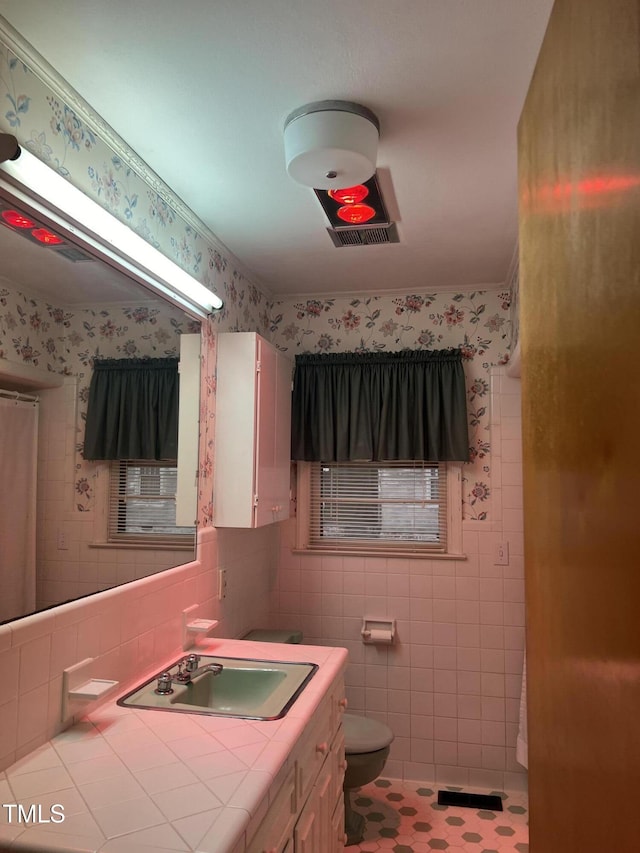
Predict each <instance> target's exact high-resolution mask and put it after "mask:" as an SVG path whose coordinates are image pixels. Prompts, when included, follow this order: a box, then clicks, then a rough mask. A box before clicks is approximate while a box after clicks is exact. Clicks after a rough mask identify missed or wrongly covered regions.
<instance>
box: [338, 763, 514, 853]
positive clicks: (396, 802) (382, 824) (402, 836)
mask: <svg viewBox="0 0 640 853" xmlns="http://www.w3.org/2000/svg"><path fill="white" fill-rule="evenodd" d="M439 787H440V788H444V787H445V786H442V785H440V786H439ZM446 790H460V789H459V788H448V789H446ZM478 793H492V794H498V795H499V796H500V797H501V799H502V803H503V808H504V811H502V812H499V811H496V812H493V811H489V810H487V809H478V810H476V809H469V808H460V807H456V806H441V805H438V787H437V786H436V785H435V784H434V785H431V784H430V785H425V784H419V783H411V782H399V781H397V780H394V779H376V781H375V782H372V783H371V784H370V785H366V786H365V787H364V788H361V789H360V790H359V791H357V792H355V793H354V794H352V803H353V808H354V810H355V811H357V812H359V813H360V814H361V815H363V816H364V818H365V821H366V829H365V835H364V839H363V841H362V842H361V843H360V844H355V845H352V846H351V847H349V848H347V849H348V850H349V851H350V853H437V851H438V850H442V851H445V853H528V850H529V829H528V813H527V795H526V794H523V793H519V792H518V793H511V792H510V793H504V792H502V791H488V792H484V791H483V792H478Z"/></svg>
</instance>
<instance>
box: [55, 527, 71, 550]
mask: <svg viewBox="0 0 640 853" xmlns="http://www.w3.org/2000/svg"><path fill="white" fill-rule="evenodd" d="M68 550H69V546H68V544H67V534H66V533H65V531H64V530H63V529H62V528H61V527H59V528H58V551H68Z"/></svg>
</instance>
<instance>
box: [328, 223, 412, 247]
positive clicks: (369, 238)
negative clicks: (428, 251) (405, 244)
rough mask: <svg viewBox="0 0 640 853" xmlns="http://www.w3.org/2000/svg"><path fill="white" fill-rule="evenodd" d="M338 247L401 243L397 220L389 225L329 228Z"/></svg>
mask: <svg viewBox="0 0 640 853" xmlns="http://www.w3.org/2000/svg"><path fill="white" fill-rule="evenodd" d="M327 231H328V232H329V236H330V237H331V239H332V240H333V245H334V246H335V247H336V248H339V247H340V246H381V245H382V244H383V243H399V242H400V238H399V237H398V229H397V228H396V224H395V222H391V223H390V224H389V225H372V226H370V227H369V228H327Z"/></svg>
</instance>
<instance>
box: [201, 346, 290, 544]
mask: <svg viewBox="0 0 640 853" xmlns="http://www.w3.org/2000/svg"><path fill="white" fill-rule="evenodd" d="M216 375H217V391H216V428H215V473H214V484H215V485H214V489H215V490H214V496H213V500H214V511H213V523H214V525H215V526H216V527H263V526H264V525H265V524H272V523H273V522H276V521H283V520H284V519H286V518H288V517H289V490H290V458H291V376H292V362H291V361H290V360H289V359H288V358H287V357H286V356H285V355H283V353H281V352H279V351H278V350H277V349H276V348H275V347H274V346H273V345H272V344H270V343H269V342H268V341H266V340H265V339H264V338H262V337H261V336H260V335H258V334H256V333H255V332H221V333H220V334H218V338H217V371H216Z"/></svg>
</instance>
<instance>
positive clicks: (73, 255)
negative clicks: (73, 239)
mask: <svg viewBox="0 0 640 853" xmlns="http://www.w3.org/2000/svg"><path fill="white" fill-rule="evenodd" d="M54 251H55V253H56V255H62V256H63V257H65V258H67V260H69V261H73V262H74V263H77V262H78V261H95V258H94V257H93V255H90V254H89V253H88V252H83V251H82V249H80V248H78V246H71V245H70V244H68V243H67V244H66V245H64V246H60V247H59V248H58V247H56V248H55V249H54Z"/></svg>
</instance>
